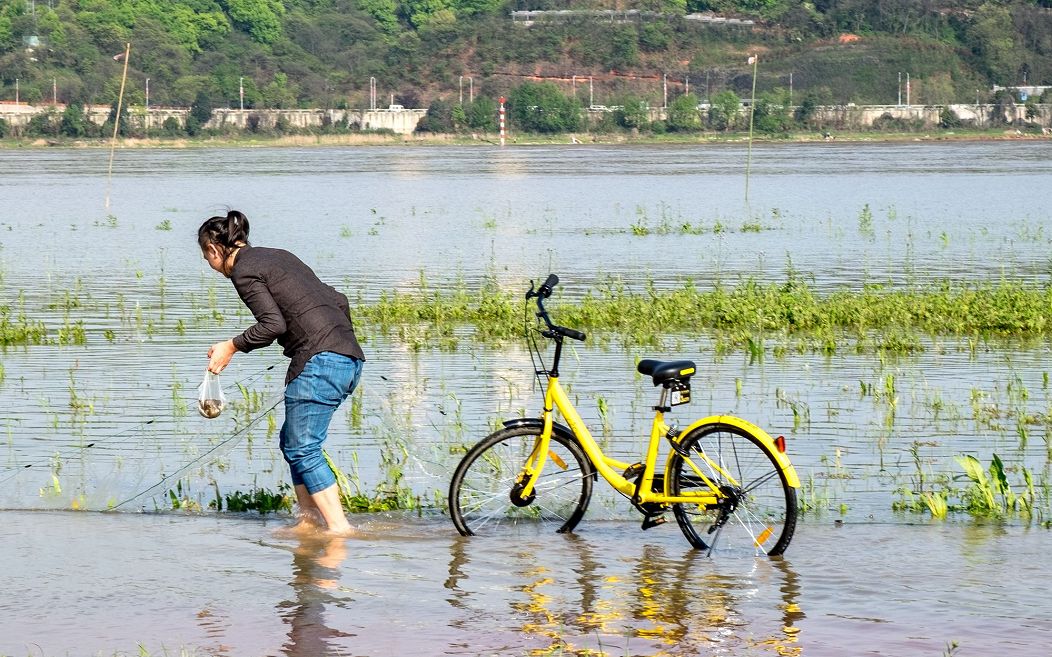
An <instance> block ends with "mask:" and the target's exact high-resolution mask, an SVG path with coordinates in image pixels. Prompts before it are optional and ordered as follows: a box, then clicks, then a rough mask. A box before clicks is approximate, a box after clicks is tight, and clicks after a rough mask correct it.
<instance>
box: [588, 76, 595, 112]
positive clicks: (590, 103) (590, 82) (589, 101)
mask: <svg viewBox="0 0 1052 657" xmlns="http://www.w3.org/2000/svg"><path fill="white" fill-rule="evenodd" d="M593 99H594V96H593V95H592V76H591V75H589V76H588V106H589V107H594V106H595V100H593Z"/></svg>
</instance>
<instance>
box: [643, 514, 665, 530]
mask: <svg viewBox="0 0 1052 657" xmlns="http://www.w3.org/2000/svg"><path fill="white" fill-rule="evenodd" d="M666 522H667V520H666V519H665V516H646V517H645V518H643V531H646V530H648V529H650V528H651V527H657V526H658V525H663V524H665V523H666Z"/></svg>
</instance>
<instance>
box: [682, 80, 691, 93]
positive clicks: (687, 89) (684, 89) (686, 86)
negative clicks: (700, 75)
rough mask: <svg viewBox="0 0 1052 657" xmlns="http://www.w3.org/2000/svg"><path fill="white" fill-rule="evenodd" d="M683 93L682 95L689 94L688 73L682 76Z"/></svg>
mask: <svg viewBox="0 0 1052 657" xmlns="http://www.w3.org/2000/svg"><path fill="white" fill-rule="evenodd" d="M683 95H684V96H689V95H690V76H689V75H685V76H683Z"/></svg>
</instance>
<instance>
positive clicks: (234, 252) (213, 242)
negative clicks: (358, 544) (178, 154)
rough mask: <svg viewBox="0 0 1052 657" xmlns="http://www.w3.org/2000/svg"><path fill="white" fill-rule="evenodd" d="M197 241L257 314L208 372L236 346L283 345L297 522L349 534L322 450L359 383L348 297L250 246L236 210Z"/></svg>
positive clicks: (283, 257)
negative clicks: (339, 410)
mask: <svg viewBox="0 0 1052 657" xmlns="http://www.w3.org/2000/svg"><path fill="white" fill-rule="evenodd" d="M197 242H198V244H199V245H200V246H201V253H202V254H203V255H204V258H205V260H207V261H208V264H209V265H210V266H211V267H212V269H214V270H216V271H217V272H219V273H220V274H223V275H224V276H226V277H227V278H229V279H230V280H231V281H232V282H233V283H234V289H236V290H237V293H238V295H239V296H240V297H241V300H242V301H244V302H245V305H246V306H248V308H249V310H251V311H252V315H253V316H254V317H255V318H256V323H255V324H253V325H252V326H250V327H249V328H248V329H246V330H245V331H244V332H243V333H241V334H240V335H238V336H237V337H235V338H233V339H230V340H225V341H223V342H217V343H216V344H214V345H212V348H211V349H209V350H208V358H209V362H208V371H209V372H214V373H216V374H219V373H220V372H222V371H223V369H224V368H225V367H226V366H227V364H228V363H229V362H230V359H231V358H232V357H233V355H234V354H235V353H237V352H239V351H244V352H249V351H252V350H254V349H259V348H260V347H266V346H267V345H269V344H271V343H272V342H274V341H275V340H277V341H278V344H280V345H281V346H282V347H284V349H285V355H286V356H288V357H289V358H291V359H292V362H291V363H290V364H289V370H288V373H287V374H286V375H285V423H284V424H283V425H282V426H281V453H282V454H283V455H284V456H285V460H286V461H287V462H288V464H289V469H290V470H291V472H292V483H293V486H294V487H295V490H296V500H297V502H298V503H299V507H300V512H301V519H302V522H305V523H316V522H318V515H320V516H321V518H322V519H323V520H324V522H325V525H326V527H327V529H328V531H329V532H331V533H335V534H349V533H350V532H351V525H350V523H348V522H347V516H346V515H344V512H343V507H342V506H341V505H340V495H339V490H338V488H337V486H336V476H335V475H334V474H333V472H332V469H331V468H330V467H329V465H328V464H327V463H326V461H325V457H324V455H323V454H322V451H321V446H322V443H323V442H324V441H325V436H326V434H327V433H328V429H329V421H330V420H331V419H332V415H333V413H335V412H336V408H337V407H338V406H339V405H340V404H341V403H342V402H343V400H344V399H346V398H347V396H348V395H350V394H351V392H353V391H354V388H355V386H357V385H358V379H359V378H360V377H361V372H362V363H363V362H364V361H365V355H364V354H363V353H362V348H361V347H360V346H359V345H358V340H357V339H356V338H355V336H354V326H353V325H352V324H351V317H350V310H349V307H348V304H347V297H345V296H344V295H342V294H340V293H339V292H337V291H336V290H335V289H333V288H331V287H329V286H328V285H326V284H325V283H322V282H321V281H320V280H318V277H317V276H316V275H315V273H314V271H312V270H311V268H310V267H308V266H307V265H305V264H303V262H301V261H300V260H299V258H297V257H296V256H294V255H292V254H291V253H289V252H288V251H283V250H281V249H268V248H264V247H253V246H251V245H250V244H249V242H248V219H247V218H246V217H245V215H243V214H242V213H240V212H238V211H236V210H231V211H230V212H228V213H227V214H226V216H225V217H212V218H210V219H208V220H207V221H205V222H204V223H203V224H201V228H200V229H199V230H198V231H197Z"/></svg>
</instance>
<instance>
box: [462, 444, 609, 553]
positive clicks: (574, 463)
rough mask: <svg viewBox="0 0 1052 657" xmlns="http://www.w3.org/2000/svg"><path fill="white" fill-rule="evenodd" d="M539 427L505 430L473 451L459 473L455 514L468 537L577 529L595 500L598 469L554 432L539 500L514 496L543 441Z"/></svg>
mask: <svg viewBox="0 0 1052 657" xmlns="http://www.w3.org/2000/svg"><path fill="white" fill-rule="evenodd" d="M540 434H541V430H540V428H538V427H530V426H525V427H512V428H508V429H501V430H500V431H497V432H495V433H493V434H490V435H489V436H488V437H486V438H485V439H483V440H482V441H481V442H479V443H478V444H477V445H475V446H474V447H472V448H471V449H470V450H469V451H468V453H467V454H466V455H465V456H464V458H463V460H461V462H460V465H458V466H457V469H456V471H455V472H454V473H453V480H452V481H451V482H450V485H449V515H450V516H452V518H453V524H454V525H456V527H457V531H459V532H460V533H461V534H463V535H464V536H472V535H475V534H496V533H501V532H504V531H509V530H512V529H514V528H524V527H525V528H537V529H542V530H544V529H550V530H552V531H555V532H568V531H572V530H573V528H574V527H576V526H577V523H578V522H580V520H581V517H582V516H583V515H584V512H585V509H587V508H588V501H589V500H590V499H591V497H592V479H593V476H592V467H591V462H589V461H588V459H587V458H586V457H585V455H584V452H583V451H582V449H581V447H580V446H579V445H578V444H577V443H576V442H575V441H572V440H568V439H566V438H564V437H562V436H560V435H557V434H554V433H553V434H552V438H551V441H550V444H549V447H548V455H547V462H546V463H545V464H544V469H543V470H542V471H541V476H540V477H539V478H538V479H537V484H536V486H535V487H534V496H533V497H531V498H530V499H528V500H523V499H522V497H521V496H513V495H512V488H513V487H514V486H515V480H516V478H517V477H518V475H519V473H520V472H522V468H523V466H524V465H525V464H526V460H527V459H528V458H529V456H530V454H531V453H532V452H533V448H534V445H535V444H536V443H537V441H538V440H539V439H540Z"/></svg>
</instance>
